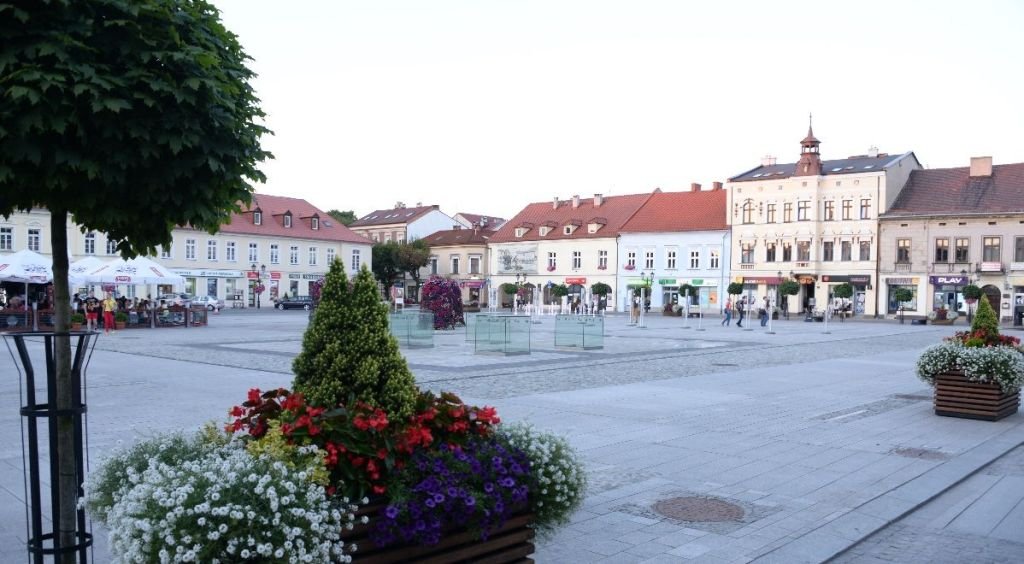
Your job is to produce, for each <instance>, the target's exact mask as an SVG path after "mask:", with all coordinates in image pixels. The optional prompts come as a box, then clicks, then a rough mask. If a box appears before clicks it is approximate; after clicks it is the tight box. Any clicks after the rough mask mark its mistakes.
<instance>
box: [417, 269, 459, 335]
mask: <svg viewBox="0 0 1024 564" xmlns="http://www.w3.org/2000/svg"><path fill="white" fill-rule="evenodd" d="M420 308H421V309H424V310H426V311H430V312H432V313H433V314H434V329H453V328H455V326H456V325H461V324H465V323H466V320H465V318H464V317H463V314H462V289H461V288H460V287H459V283H458V281H456V280H451V279H449V278H441V277H440V276H432V277H431V278H430V280H427V281H426V282H425V283H424V284H423V288H422V289H421V290H420Z"/></svg>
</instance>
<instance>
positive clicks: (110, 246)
mask: <svg viewBox="0 0 1024 564" xmlns="http://www.w3.org/2000/svg"><path fill="white" fill-rule="evenodd" d="M116 252H117V241H114V240H112V239H107V254H108V255H112V254H114V253H116Z"/></svg>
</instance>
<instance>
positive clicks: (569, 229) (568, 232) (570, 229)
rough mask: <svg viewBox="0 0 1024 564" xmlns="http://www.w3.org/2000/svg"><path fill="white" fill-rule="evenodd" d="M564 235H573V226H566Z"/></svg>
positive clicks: (563, 230)
mask: <svg viewBox="0 0 1024 564" xmlns="http://www.w3.org/2000/svg"><path fill="white" fill-rule="evenodd" d="M562 233H564V234H566V235H572V226H571V225H566V226H565V227H563V228H562Z"/></svg>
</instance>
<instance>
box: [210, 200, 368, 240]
mask: <svg viewBox="0 0 1024 564" xmlns="http://www.w3.org/2000/svg"><path fill="white" fill-rule="evenodd" d="M257 209H258V210H259V211H260V212H261V213H262V221H261V223H260V225H256V224H254V223H253V213H252V212H254V211H256V210H257ZM286 212H291V214H292V226H291V227H290V228H289V227H285V226H284V223H283V220H282V216H283V215H284V214H285V213H286ZM314 216H317V217H319V218H320V221H319V229H313V227H312V221H311V220H310V219H309V218H311V217H314ZM220 231H221V232H222V233H238V234H245V235H264V236H267V237H292V238H301V239H315V240H319V241H337V242H340V243H363V244H367V245H372V244H373V242H372V241H370V240H369V239H367V238H365V237H362V236H360V235H356V234H355V233H353V232H352V230H351V229H349V228H348V227H345V226H344V225H342V224H341V223H339V222H337V221H335V220H334V218H332V217H331V216H329V215H327V213H326V212H324V211H323V210H321V209H319V208H317V207H316V206H314V205H313V204H310V203H309V202H307V201H306V200H303V199H301V198H289V197H287V196H271V195H268V194H253V196H252V203H251V204H250V205H249V206H247V207H245V208H243V211H242V213H234V214H231V220H230V221H229V223H225V224H224V225H222V226H221V227H220Z"/></svg>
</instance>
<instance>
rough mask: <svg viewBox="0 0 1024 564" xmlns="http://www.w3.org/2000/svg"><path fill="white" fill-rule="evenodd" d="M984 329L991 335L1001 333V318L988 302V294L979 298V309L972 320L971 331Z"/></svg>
mask: <svg viewBox="0 0 1024 564" xmlns="http://www.w3.org/2000/svg"><path fill="white" fill-rule="evenodd" d="M977 331H984V332H985V333H986V334H989V335H998V334H999V319H998V318H997V317H996V311H995V310H994V309H992V305H991V304H989V303H988V297H987V296H981V297H980V298H979V299H978V310H977V311H976V312H974V321H972V322H971V332H977Z"/></svg>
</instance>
